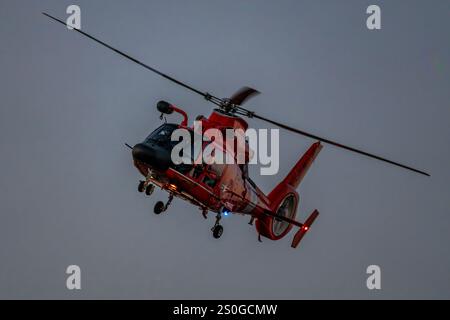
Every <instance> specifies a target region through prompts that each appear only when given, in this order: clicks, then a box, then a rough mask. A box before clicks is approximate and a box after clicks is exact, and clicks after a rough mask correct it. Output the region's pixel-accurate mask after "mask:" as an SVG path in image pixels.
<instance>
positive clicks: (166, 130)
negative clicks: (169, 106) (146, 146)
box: [145, 123, 178, 142]
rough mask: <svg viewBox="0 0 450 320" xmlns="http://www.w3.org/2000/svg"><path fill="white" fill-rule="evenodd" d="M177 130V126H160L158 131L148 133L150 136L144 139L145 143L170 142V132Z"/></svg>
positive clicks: (170, 124)
mask: <svg viewBox="0 0 450 320" xmlns="http://www.w3.org/2000/svg"><path fill="white" fill-rule="evenodd" d="M177 128H178V125H177V124H173V123H165V124H163V125H162V126H160V127H159V128H158V129H156V130H155V131H153V132H152V133H150V135H149V136H148V137H147V139H145V142H151V141H156V142H161V141H170V137H171V136H172V132H173V131H174V130H175V129H177Z"/></svg>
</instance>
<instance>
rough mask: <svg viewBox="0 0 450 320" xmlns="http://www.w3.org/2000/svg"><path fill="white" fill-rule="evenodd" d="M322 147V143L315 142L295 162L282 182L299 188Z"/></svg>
mask: <svg viewBox="0 0 450 320" xmlns="http://www.w3.org/2000/svg"><path fill="white" fill-rule="evenodd" d="M321 149H322V145H321V144H320V142H316V143H314V144H313V145H312V146H311V147H310V148H309V149H308V151H306V152H305V154H304V155H303V156H302V157H301V158H300V160H299V161H298V162H297V163H296V164H295V166H294V167H293V168H292V169H291V171H290V172H289V173H288V175H287V176H286V178H284V180H283V181H282V182H281V183H282V184H288V185H290V186H291V187H293V188H294V189H297V187H298V186H299V185H300V183H301V182H302V180H303V178H304V177H305V175H306V173H307V172H308V169H309V168H310V167H311V164H312V163H313V161H314V160H315V159H316V157H317V155H318V154H319V152H320V150H321Z"/></svg>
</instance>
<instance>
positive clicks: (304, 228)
mask: <svg viewBox="0 0 450 320" xmlns="http://www.w3.org/2000/svg"><path fill="white" fill-rule="evenodd" d="M318 215H319V211H317V210H314V212H313V213H311V215H310V216H309V218H308V219H307V220H306V222H305V223H304V224H303V226H301V227H300V230H299V231H297V233H296V234H295V236H294V239H292V244H291V247H292V248H297V246H298V244H299V243H300V240H302V239H303V237H304V236H305V234H306V232H308V230H309V228H311V225H312V224H313V222H314V220H316V218H317V216H318Z"/></svg>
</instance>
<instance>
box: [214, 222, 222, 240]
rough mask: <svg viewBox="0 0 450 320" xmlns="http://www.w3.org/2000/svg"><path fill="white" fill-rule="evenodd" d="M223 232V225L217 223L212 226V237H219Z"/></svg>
mask: <svg viewBox="0 0 450 320" xmlns="http://www.w3.org/2000/svg"><path fill="white" fill-rule="evenodd" d="M222 234H223V227H222V226H221V225H220V224H218V225H217V226H215V227H214V228H213V237H214V238H216V239H219V238H220V237H221V236H222Z"/></svg>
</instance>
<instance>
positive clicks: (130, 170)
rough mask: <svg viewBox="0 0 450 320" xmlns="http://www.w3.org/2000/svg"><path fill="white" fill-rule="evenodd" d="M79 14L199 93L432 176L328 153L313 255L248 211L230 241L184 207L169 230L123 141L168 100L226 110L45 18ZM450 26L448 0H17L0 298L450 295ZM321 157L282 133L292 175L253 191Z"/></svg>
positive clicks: (7, 54)
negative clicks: (375, 9)
mask: <svg viewBox="0 0 450 320" xmlns="http://www.w3.org/2000/svg"><path fill="white" fill-rule="evenodd" d="M73 3H76V4H78V5H80V7H81V10H82V28H83V30H84V31H86V32H90V33H92V34H94V35H96V36H98V37H99V38H101V39H102V40H104V41H106V42H108V43H110V44H112V45H114V46H116V47H117V48H120V49H122V50H124V51H126V52H128V53H130V54H132V55H133V56H135V57H136V58H139V59H142V60H143V61H145V62H147V63H148V64H150V65H152V66H155V67H157V68H159V69H160V70H163V71H164V72H167V73H169V74H171V75H173V76H176V77H177V78H179V79H180V80H183V81H187V82H188V83H190V84H192V85H194V86H195V87H197V88H200V89H201V90H204V91H209V92H211V93H213V94H215V95H217V96H219V97H225V96H230V95H231V94H232V93H233V92H234V91H235V90H237V89H238V88H240V87H242V86H244V85H247V86H251V87H254V88H257V89H258V90H259V91H261V92H262V95H260V96H258V97H257V98H255V99H253V100H251V102H250V103H249V104H248V106H249V108H250V109H252V110H255V111H257V112H259V113H260V114H261V115H264V116H266V117H269V118H272V119H276V120H279V121H284V122H286V123H287V124H289V125H292V126H297V127H298V128H301V129H304V130H307V131H310V132H312V133H315V134H317V135H321V136H325V137H328V138H331V139H335V140H338V141H340V142H343V143H347V144H349V145H351V146H354V147H358V148H362V149H364V150H367V151H370V152H373V153H376V154H379V155H381V156H385V157H388V158H391V159H393V160H395V161H399V162H403V163H406V164H408V165H411V166H414V167H417V168H419V169H423V170H426V171H428V172H430V173H431V175H432V176H431V178H427V177H424V176H420V175H417V174H414V173H411V172H408V171H405V170H401V169H398V168H396V167H393V166H389V165H387V164H384V163H381V162H377V161H375V160H371V159H367V158H364V157H361V156H359V155H354V154H351V153H348V152H345V151H342V150H338V149H336V148H334V147H331V146H325V147H324V149H323V150H322V152H321V153H320V155H319V157H318V158H317V160H316V162H315V163H314V165H313V167H312V168H311V170H310V171H309V173H308V175H307V177H306V178H305V180H304V182H303V184H302V185H301V186H300V188H299V192H300V197H301V204H300V208H299V212H298V218H299V219H300V220H304V219H305V217H306V215H307V214H309V213H310V212H311V211H312V210H313V209H315V208H317V209H318V210H319V211H320V213H321V215H320V216H319V218H318V220H316V223H315V224H314V225H313V227H312V229H311V231H310V232H309V233H308V235H307V236H306V237H305V239H304V240H303V241H302V243H301V246H300V247H299V248H298V249H296V250H293V249H291V248H290V242H291V240H292V237H293V233H291V234H289V235H288V236H287V237H286V238H285V239H283V240H281V241H277V242H272V241H270V240H267V239H264V240H263V243H259V242H258V241H257V234H256V232H255V229H254V227H251V226H249V225H248V224H247V222H248V219H247V217H241V216H230V217H227V218H226V219H224V221H223V225H224V228H225V231H224V235H223V237H222V238H221V239H220V240H215V239H213V238H212V235H211V232H210V228H211V226H212V225H213V223H214V219H212V217H211V218H210V219H208V220H206V221H205V220H204V219H203V218H202V217H201V215H200V213H199V211H198V210H197V208H195V207H193V206H191V205H189V204H187V203H184V202H182V201H181V200H175V201H174V202H173V205H172V206H171V208H170V210H169V211H168V212H166V213H164V214H162V215H161V216H156V215H154V214H153V205H154V203H155V202H156V201H158V200H164V201H165V200H166V198H167V194H165V193H164V192H161V191H157V192H155V194H154V195H153V197H151V198H146V197H145V196H144V195H142V194H138V192H137V183H138V180H139V179H140V178H141V177H140V176H139V173H138V172H137V170H136V169H135V168H134V167H133V163H132V158H131V154H130V151H129V150H128V149H127V148H125V147H124V146H123V143H124V142H128V143H130V144H134V143H138V142H139V141H142V140H143V139H144V138H145V137H146V136H147V134H148V133H149V132H150V131H152V130H154V129H155V128H156V127H157V126H158V125H159V124H160V120H159V114H158V113H157V112H156V109H155V104H156V102H157V101H159V100H161V99H164V100H167V101H170V102H172V103H174V104H176V105H178V106H180V107H183V108H185V110H186V111H187V112H188V113H189V115H190V117H191V118H190V119H191V120H193V119H194V117H195V116H197V115H198V114H205V115H208V114H209V112H210V111H211V105H209V104H208V103H207V102H206V101H204V100H202V99H201V98H199V97H198V96H196V95H194V94H192V93H190V92H189V91H187V90H185V89H183V88H180V87H177V86H176V85H174V84H172V83H170V82H168V81H166V80H164V79H161V78H159V77H158V76H156V75H154V74H152V73H150V72H148V71H146V70H145V69H143V68H141V67H140V66H138V65H135V64H133V63H131V62H129V61H127V60H125V59H124V58H122V57H120V56H118V55H117V54H115V53H113V52H111V51H108V50H107V49H105V48H103V47H101V46H99V45H98V44H96V43H93V42H92V41H90V40H88V39H86V38H83V37H82V36H80V35H79V34H76V33H74V32H69V31H68V30H67V29H65V28H64V27H63V26H62V25H60V24H56V23H54V22H52V21H50V20H49V19H48V18H46V17H44V16H43V15H41V14H40V12H41V11H47V12H49V13H51V14H54V15H56V16H58V17H61V18H63V19H65V17H66V16H67V15H66V13H65V11H66V7H67V6H68V5H69V4H73ZM370 4H378V5H380V7H381V10H382V29H381V30H379V31H369V30H368V29H367V28H366V18H367V15H366V13H365V12H366V8H367V7H368V6H369V5H370ZM449 14H450V2H449V1H446V0H443V1H438V0H435V1H432V2H431V1H364V0H363V1H361V0H355V1H312V0H311V1H207V0H204V1H197V0H195V1H194V0H193V1H181V0H179V1H143V0H142V1H118V0H114V1H113V0H110V1H100V0H98V1H51V0H47V1H23V0H19V1H17V0H14V1H13V0H1V1H0V41H1V46H0V101H1V102H0V106H1V108H0V150H1V156H0V164H1V166H0V174H1V179H0V200H1V201H0V219H1V220H0V298H44V299H46V298H63V299H80V298H126V299H132V298H138V299H163V298H167V299H170V298H176V299H214V298H228V299H244V298H246V299H249V298H261V299H302V298H342V299H347V298H368V299H379V298H447V299H448V298H450V271H449V270H450V255H449V248H448V245H449V243H450V187H449V180H450V104H449V102H450V90H449V87H450V42H449V41H448V39H449V35H450V25H449ZM170 119H172V118H170ZM173 119H174V120H178V118H177V117H176V116H173ZM250 125H251V126H252V127H255V128H270V127H267V126H266V125H265V124H264V123H260V122H257V121H255V120H251V121H250ZM312 142H314V141H312V140H309V139H306V138H303V137H301V136H297V135H294V134H292V133H288V132H284V131H281V133H280V152H281V154H282V156H281V165H280V172H279V174H278V175H276V176H269V177H264V176H259V175H258V173H259V170H258V168H257V167H254V168H252V169H251V174H252V177H253V179H254V181H255V182H256V183H257V184H258V185H259V186H260V187H261V189H263V190H264V191H265V192H269V191H270V190H271V189H272V188H273V187H274V186H275V185H276V184H277V182H278V181H279V180H281V179H282V178H283V177H284V175H285V174H286V173H287V172H288V170H289V169H290V168H291V167H292V165H293V164H294V163H295V162H296V161H297V159H298V158H299V157H300V156H301V155H302V153H303V152H304V151H306V149H307V148H308V146H309V145H310V144H311V143H312ZM72 264H75V265H79V266H80V267H81V270H82V290H80V291H69V290H67V289H66V286H65V283H66V276H67V275H66V274H65V270H66V268H67V266H68V265H72ZM371 264H376V265H379V266H380V267H381V271H382V289H381V290H379V291H376V290H375V291H370V290H368V289H367V287H366V278H367V275H366V268H367V266H369V265H371Z"/></svg>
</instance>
